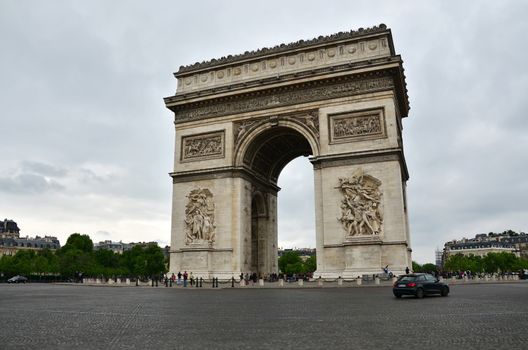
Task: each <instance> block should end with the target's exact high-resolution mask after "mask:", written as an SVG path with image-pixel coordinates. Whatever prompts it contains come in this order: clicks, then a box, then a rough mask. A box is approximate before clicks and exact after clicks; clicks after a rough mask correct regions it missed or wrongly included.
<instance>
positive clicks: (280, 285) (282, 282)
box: [279, 278, 284, 287]
mask: <svg viewBox="0 0 528 350" xmlns="http://www.w3.org/2000/svg"><path fill="white" fill-rule="evenodd" d="M279 287H284V278H281V279H279Z"/></svg>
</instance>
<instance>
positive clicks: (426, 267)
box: [422, 263, 437, 274]
mask: <svg viewBox="0 0 528 350" xmlns="http://www.w3.org/2000/svg"><path fill="white" fill-rule="evenodd" d="M422 272H427V273H432V274H434V273H435V272H437V267H436V265H435V264H432V263H427V264H423V265H422Z"/></svg>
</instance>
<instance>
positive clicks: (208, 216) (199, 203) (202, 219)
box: [185, 189, 215, 245]
mask: <svg viewBox="0 0 528 350" xmlns="http://www.w3.org/2000/svg"><path fill="white" fill-rule="evenodd" d="M187 198H188V199H189V201H188V203H187V205H186V206H185V224H186V233H185V244H187V245H190V244H192V243H195V244H200V243H207V244H209V243H212V242H214V241H215V224H214V202H213V194H212V193H211V191H209V190H208V189H196V190H192V191H191V192H190V193H189V195H188V196H187Z"/></svg>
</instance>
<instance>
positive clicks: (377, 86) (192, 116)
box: [175, 76, 394, 123]
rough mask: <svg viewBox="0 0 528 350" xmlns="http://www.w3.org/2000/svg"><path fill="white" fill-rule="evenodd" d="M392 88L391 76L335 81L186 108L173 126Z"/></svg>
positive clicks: (177, 112)
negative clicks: (191, 121)
mask: <svg viewBox="0 0 528 350" xmlns="http://www.w3.org/2000/svg"><path fill="white" fill-rule="evenodd" d="M393 86H394V81H393V79H392V77H390V76H386V77H378V78H370V79H363V80H351V81H346V82H338V83H334V84H331V85H326V86H315V87H314V86H306V87H304V88H298V89H293V90H287V91H284V92H279V91H277V92H274V93H269V94H267V95H261V96H250V97H246V98H243V99H240V100H238V101H218V102H216V103H214V104H209V105H203V106H202V105H200V106H194V107H188V108H185V109H182V110H179V111H176V112H175V123H179V122H184V121H188V120H196V119H203V118H212V117H218V116H222V115H228V114H234V113H242V112H251V111H256V110H259V109H266V108H272V107H280V106H288V105H293V104H299V103H305V102H312V101H321V100H325V99H329V98H337V97H343V96H350V95H357V94H362V93H367V92H374V91H379V90H385V89H389V88H392V87H393Z"/></svg>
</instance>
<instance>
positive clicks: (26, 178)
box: [0, 174, 64, 194]
mask: <svg viewBox="0 0 528 350" xmlns="http://www.w3.org/2000/svg"><path fill="white" fill-rule="evenodd" d="M62 189H64V186H62V185H61V184H60V183H58V182H57V181H55V180H53V179H49V178H46V177H44V176H41V175H36V174H20V175H16V176H13V177H2V178H0V191H3V192H10V193H20V194H42V193H45V192H49V191H60V190H62Z"/></svg>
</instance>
